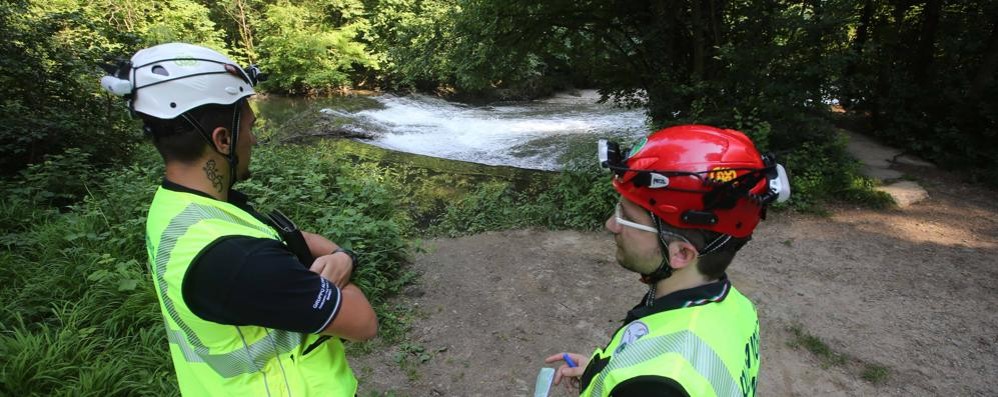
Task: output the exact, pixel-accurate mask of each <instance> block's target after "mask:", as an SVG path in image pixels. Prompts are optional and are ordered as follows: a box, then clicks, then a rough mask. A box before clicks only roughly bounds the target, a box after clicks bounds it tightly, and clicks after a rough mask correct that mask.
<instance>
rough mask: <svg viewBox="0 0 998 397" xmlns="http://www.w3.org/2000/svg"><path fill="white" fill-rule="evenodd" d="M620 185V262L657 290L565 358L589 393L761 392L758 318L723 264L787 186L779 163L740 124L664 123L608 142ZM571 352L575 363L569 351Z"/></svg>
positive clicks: (567, 369) (562, 373)
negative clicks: (588, 350)
mask: <svg viewBox="0 0 998 397" xmlns="http://www.w3.org/2000/svg"><path fill="white" fill-rule="evenodd" d="M600 162H601V164H602V165H603V166H604V167H607V168H609V169H610V170H611V171H612V172H613V174H614V176H613V186H614V188H616V190H617V192H619V193H620V195H621V198H620V202H619V203H618V204H617V207H616V210H615V212H614V215H613V216H611V217H610V218H609V219H607V221H606V228H607V229H608V230H609V231H610V232H612V233H613V234H614V239H615V240H616V243H617V253H616V256H617V261H618V262H619V263H620V265H621V266H622V267H624V268H625V269H628V270H630V271H633V272H637V273H639V274H641V275H642V277H641V279H642V281H643V282H644V283H646V284H648V286H649V290H648V293H647V295H645V297H644V298H643V299H642V301H641V303H639V304H638V305H637V306H635V307H634V308H633V309H631V310H630V311H629V312H628V313H627V318H626V319H625V320H624V325H623V326H622V327H620V328H619V329H618V330H617V331H616V332H615V333H614V336H613V338H612V339H611V340H610V342H609V344H607V346H606V347H604V348H602V349H596V351H595V352H594V353H593V354H592V356H591V357H589V358H587V357H585V356H582V355H579V354H574V353H559V354H556V355H553V356H551V357H548V358H547V359H546V360H545V361H546V362H549V363H550V362H557V361H566V363H565V364H563V365H562V366H561V367H560V368H558V370H557V371H556V375H555V379H554V383H555V384H558V383H560V382H561V380H562V378H564V377H569V378H571V379H572V382H571V383H572V384H577V385H578V386H579V389H580V395H582V396H597V397H604V396H754V395H755V389H756V382H757V379H758V373H759V321H758V318H757V317H756V313H755V307H754V306H753V305H752V302H750V301H749V300H748V298H746V297H745V296H744V295H742V294H741V293H740V292H738V290H737V289H735V288H734V286H732V285H731V282H730V281H729V280H728V278H727V276H726V274H725V270H726V269H727V267H728V265H729V264H730V263H731V260H732V259H733V258H734V256H735V254H736V253H737V252H738V250H739V249H740V248H741V247H742V246H744V245H745V243H747V242H748V241H749V240H750V239H751V236H752V231H753V230H754V229H755V227H756V225H757V224H758V223H759V220H760V219H763V218H764V217H765V211H766V206H767V205H768V204H770V203H772V202H774V201H785V200H787V199H788V198H789V196H790V188H789V181H788V180H787V177H786V172H785V171H784V170H783V167H782V166H780V165H779V164H776V162H775V161H774V160H773V159H772V158H771V157H770V156H763V155H760V154H759V152H758V151H757V150H756V148H755V146H754V145H753V144H752V141H751V140H749V138H748V137H746V136H745V135H744V134H742V133H741V132H738V131H734V130H724V129H718V128H714V127H708V126H701V125H689V126H678V127H672V128H666V129H663V130H660V131H658V132H656V133H654V134H652V135H651V136H649V137H648V138H646V139H645V140H642V141H641V142H640V143H639V144H638V145H637V146H635V147H634V148H633V149H631V150H625V151H621V150H620V149H619V148H618V147H617V145H616V144H614V143H612V142H605V141H601V142H600ZM568 360H571V361H572V362H568Z"/></svg>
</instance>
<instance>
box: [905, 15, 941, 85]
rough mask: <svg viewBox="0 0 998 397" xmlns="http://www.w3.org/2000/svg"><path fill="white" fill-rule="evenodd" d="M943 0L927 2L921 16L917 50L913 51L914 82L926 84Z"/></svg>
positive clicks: (933, 55)
mask: <svg viewBox="0 0 998 397" xmlns="http://www.w3.org/2000/svg"><path fill="white" fill-rule="evenodd" d="M942 6H943V0H928V1H927V2H926V3H925V11H924V13H923V16H922V29H921V33H920V34H919V37H918V49H917V50H916V51H915V56H914V59H913V61H914V63H913V64H912V65H911V66H912V76H914V78H915V81H916V82H927V79H926V77H927V76H928V73H929V68H930V67H931V66H932V59H933V58H934V57H935V53H936V51H935V49H936V32H938V31H939V17H940V13H941V11H942Z"/></svg>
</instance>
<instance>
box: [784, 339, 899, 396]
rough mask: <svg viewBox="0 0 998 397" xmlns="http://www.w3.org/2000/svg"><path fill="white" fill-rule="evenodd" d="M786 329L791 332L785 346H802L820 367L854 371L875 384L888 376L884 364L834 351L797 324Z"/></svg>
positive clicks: (888, 370)
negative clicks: (865, 360)
mask: <svg viewBox="0 0 998 397" xmlns="http://www.w3.org/2000/svg"><path fill="white" fill-rule="evenodd" d="M787 331H789V332H790V334H791V339H790V340H789V341H788V342H787V346H790V347H792V348H794V349H801V348H803V349H804V350H807V351H809V352H811V354H813V355H814V356H815V357H816V358H817V359H818V360H819V362H820V363H821V366H822V368H826V369H827V368H830V367H839V368H843V369H845V370H847V371H848V372H851V373H856V374H857V375H858V376H859V377H860V378H861V379H863V380H865V381H867V382H870V383H872V384H875V385H880V384H883V383H885V382H886V381H887V379H888V378H889V377H890V369H888V368H887V367H886V366H883V365H880V364H875V363H867V362H864V361H862V360H860V359H858V358H854V357H850V356H848V355H846V354H844V353H839V352H836V351H834V350H833V349H832V348H831V347H829V346H828V344H827V343H825V342H824V341H822V340H821V339H820V338H818V337H817V336H814V335H812V334H810V333H808V332H807V331H806V330H804V328H803V327H802V326H801V325H799V324H796V325H791V326H789V327H787Z"/></svg>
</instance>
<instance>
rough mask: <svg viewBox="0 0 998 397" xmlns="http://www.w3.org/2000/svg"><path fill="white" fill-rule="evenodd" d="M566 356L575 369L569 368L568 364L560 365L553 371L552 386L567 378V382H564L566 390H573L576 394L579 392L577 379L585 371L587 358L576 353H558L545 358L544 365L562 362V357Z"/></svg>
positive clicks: (587, 362)
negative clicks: (572, 362)
mask: <svg viewBox="0 0 998 397" xmlns="http://www.w3.org/2000/svg"><path fill="white" fill-rule="evenodd" d="M566 354H567V355H568V358H570V359H572V361H574V362H575V367H574V368H572V367H569V366H568V363H565V364H562V365H561V366H560V367H558V369H557V370H555V371H554V384H556V385H557V384H559V383H561V378H563V377H568V378H569V379H570V381H569V382H565V388H566V389H574V390H575V391H576V392H578V391H579V378H581V377H582V373H583V372H585V371H586V366H588V365H589V357H586V356H583V355H581V354H576V353H558V354H555V355H553V356H551V357H548V358H545V359H544V362H545V363H548V364H550V363H554V362H558V361H564V358H563V357H564V355H566Z"/></svg>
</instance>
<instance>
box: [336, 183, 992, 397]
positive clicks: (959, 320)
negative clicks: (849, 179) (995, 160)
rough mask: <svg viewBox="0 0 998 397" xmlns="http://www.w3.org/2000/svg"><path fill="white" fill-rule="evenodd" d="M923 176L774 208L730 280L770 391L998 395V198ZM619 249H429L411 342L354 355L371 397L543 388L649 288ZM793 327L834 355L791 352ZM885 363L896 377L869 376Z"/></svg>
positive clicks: (520, 244)
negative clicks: (748, 310)
mask: <svg viewBox="0 0 998 397" xmlns="http://www.w3.org/2000/svg"><path fill="white" fill-rule="evenodd" d="M933 173H935V174H933ZM920 175H921V178H920V180H919V182H920V183H921V184H922V185H923V186H924V187H925V188H926V189H927V190H928V192H929V194H930V197H931V198H930V199H928V200H926V201H922V202H920V203H917V204H914V205H912V206H910V207H908V208H906V209H904V210H887V211H872V210H862V209H855V208H836V209H833V211H832V215H830V216H829V217H819V216H810V215H798V214H788V213H776V214H772V215H771V217H770V219H769V220H768V221H766V222H764V223H763V224H762V225H761V226H760V228H759V229H758V230H757V232H756V235H755V239H754V241H753V242H751V243H750V244H749V245H748V246H747V247H746V248H745V249H744V250H743V251H742V252H741V253H740V254H739V256H738V258H737V259H736V262H735V264H733V265H732V268H731V270H730V277H731V279H732V280H733V282H734V283H735V285H736V286H738V287H739V289H740V290H741V291H742V292H743V293H745V295H747V296H748V297H749V298H750V299H752V300H753V301H754V302H755V304H756V306H757V309H758V311H759V316H760V319H761V324H762V355H763V364H762V365H763V367H762V372H761V376H760V381H759V393H758V395H760V396H872V395H893V396H930V395H931V396H993V395H995V390H998V314H996V311H995V308H996V307H998V292H996V289H995V284H996V282H998V266H996V264H998V259H996V258H998V206H996V203H995V200H994V199H995V197H996V195H995V193H994V192H993V191H991V192H989V191H986V190H982V189H979V188H975V187H970V186H965V185H962V184H960V183H954V182H948V180H950V179H951V178H948V177H947V176H946V175H945V174H942V173H938V172H934V171H925V172H922V173H920ZM612 244H613V242H612V240H611V238H610V237H609V236H608V235H605V234H599V233H591V234H589V233H577V232H563V231H562V232H549V231H538V230H521V231H509V232H496V233H486V234H481V235H476V236H470V237H465V238H458V239H439V240H431V241H428V242H427V243H426V247H427V250H428V251H427V252H426V253H425V254H422V255H420V256H418V257H417V258H416V260H415V263H414V267H415V269H416V270H417V271H418V272H420V273H422V279H421V281H420V283H419V285H418V286H417V290H414V291H410V292H411V293H409V294H408V295H409V296H406V297H402V298H400V300H401V303H403V304H407V305H411V307H413V308H414V310H415V311H416V312H417V313H419V319H417V320H416V321H415V322H414V324H413V329H412V331H411V333H410V337H409V338H410V342H407V343H406V344H404V345H401V346H391V347H386V348H385V349H384V350H382V351H381V352H377V353H372V354H370V355H367V356H365V357H357V358H352V359H351V362H352V366H353V368H354V370H355V371H356V372H357V374H358V375H359V376H360V377H361V383H362V389H361V394H360V395H361V396H370V395H394V396H520V395H530V394H531V393H532V390H533V382H534V378H535V376H536V373H537V371H538V368H540V367H541V366H543V365H544V363H543V358H544V357H545V356H546V355H548V354H551V353H555V352H557V351H560V350H569V351H577V352H580V353H585V354H589V353H590V352H591V351H592V349H593V348H594V347H596V346H598V345H603V344H605V343H606V342H607V340H608V339H609V337H610V334H611V332H613V330H615V329H616V328H617V327H618V326H619V325H620V320H622V319H623V316H624V314H625V313H626V311H627V310H628V309H629V308H630V307H632V306H633V305H634V304H635V303H636V302H637V300H638V299H639V298H640V297H641V295H642V293H643V292H644V288H643V287H642V286H641V285H640V284H639V283H638V282H637V279H636V277H634V275H633V274H631V273H628V272H627V271H624V270H622V269H621V268H619V267H618V266H617V265H616V264H615V262H614V261H613V254H612V253H613V246H612ZM794 327H796V329H798V330H800V331H801V332H803V333H806V334H810V335H813V336H814V337H816V338H817V340H820V341H822V342H823V343H824V344H826V345H827V347H828V348H829V350H830V352H831V353H832V355H831V358H822V357H820V356H819V355H816V354H814V353H812V352H811V351H809V350H807V349H805V348H804V347H796V348H795V347H791V346H790V345H792V344H795V343H797V344H799V343H800V342H801V339H800V337H799V336H798V335H797V334H795V333H794V332H793V331H791V329H793V328H794ZM812 347H814V346H812ZM815 348H816V349H820V346H817V347H815ZM835 357H842V358H843V359H842V360H838V361H836V360H835ZM399 358H402V359H401V361H400V360H399ZM873 366H883V367H885V368H886V377H884V378H882V379H881V380H879V381H878V382H871V381H868V380H864V379H863V371H864V370H866V369H869V368H875V367H873ZM876 375H877V374H872V375H871V374H867V376H868V377H874V378H875V377H876ZM552 395H569V394H568V393H566V392H564V391H561V390H559V391H558V392H556V393H552Z"/></svg>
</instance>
